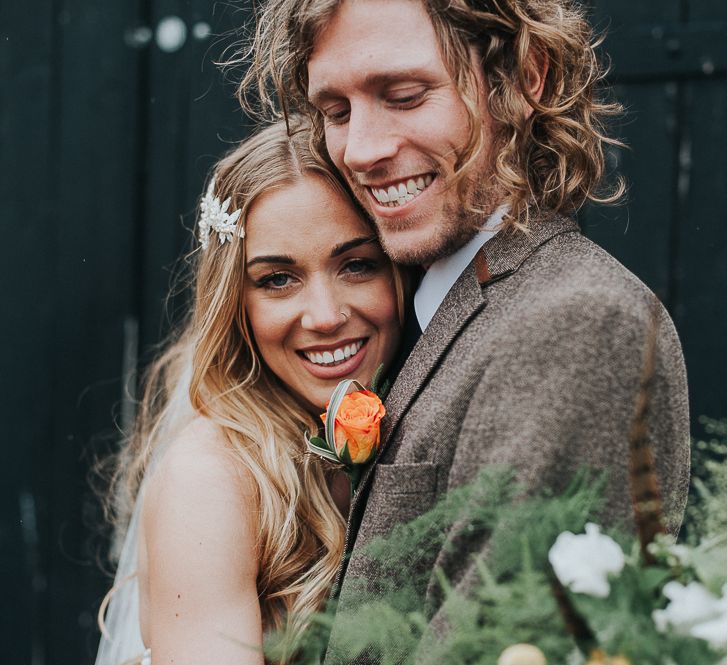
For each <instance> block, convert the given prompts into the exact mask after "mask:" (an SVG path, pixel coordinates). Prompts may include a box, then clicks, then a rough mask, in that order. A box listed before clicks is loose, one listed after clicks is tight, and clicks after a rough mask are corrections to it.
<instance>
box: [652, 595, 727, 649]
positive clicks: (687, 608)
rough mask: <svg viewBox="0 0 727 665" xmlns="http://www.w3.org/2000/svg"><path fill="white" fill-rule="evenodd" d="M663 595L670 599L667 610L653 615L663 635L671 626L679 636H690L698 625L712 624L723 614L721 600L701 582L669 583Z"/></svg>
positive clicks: (658, 611) (656, 611) (655, 611)
mask: <svg viewBox="0 0 727 665" xmlns="http://www.w3.org/2000/svg"><path fill="white" fill-rule="evenodd" d="M663 593H664V595H665V596H666V597H667V598H668V599H669V601H670V602H669V604H668V605H667V606H666V608H665V609H663V610H654V612H652V614H651V618H652V619H653V620H654V623H655V624H656V628H657V630H658V631H660V632H662V633H664V632H666V630H667V628H668V627H670V626H671V627H672V628H673V629H674V631H675V632H676V633H677V634H679V635H688V634H690V633H691V630H692V628H693V627H694V626H696V625H697V624H702V623H704V622H711V621H712V620H713V619H715V618H717V617H718V616H719V615H720V614H721V613H722V612H721V611H720V610H722V607H721V606H722V603H721V602H720V600H719V599H718V598H716V597H715V596H714V595H713V594H711V593H710V592H709V590H708V589H707V588H706V587H705V586H704V585H703V584H700V583H699V582H690V583H689V584H688V585H687V586H684V585H683V584H680V583H679V582H668V583H667V584H665V585H664V589H663ZM725 614H727V612H725ZM695 637H698V636H696V635H695Z"/></svg>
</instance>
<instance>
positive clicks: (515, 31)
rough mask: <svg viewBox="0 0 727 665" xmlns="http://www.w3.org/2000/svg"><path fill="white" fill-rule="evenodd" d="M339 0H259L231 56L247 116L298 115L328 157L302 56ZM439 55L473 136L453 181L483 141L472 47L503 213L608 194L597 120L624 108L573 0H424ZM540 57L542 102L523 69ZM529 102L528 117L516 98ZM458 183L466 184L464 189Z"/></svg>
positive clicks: (615, 192) (521, 213)
mask: <svg viewBox="0 0 727 665" xmlns="http://www.w3.org/2000/svg"><path fill="white" fill-rule="evenodd" d="M345 1H346V0H267V2H266V3H265V4H264V6H263V7H262V9H261V11H260V13H259V15H258V17H257V19H258V20H257V25H256V29H255V33H254V36H253V38H252V40H251V43H250V44H249V45H248V48H247V49H246V51H245V52H244V53H242V54H240V57H239V58H238V59H234V60H233V61H232V62H233V63H235V62H238V63H242V64H244V66H246V67H248V69H247V71H246V73H245V75H244V77H243V80H242V82H241V84H240V87H239V90H238V96H239V99H240V101H241V103H242V105H243V107H244V108H245V110H246V111H247V112H248V113H249V114H251V115H254V116H255V117H258V118H260V117H261V116H262V117H263V118H266V119H269V118H271V117H273V118H279V117H281V116H283V117H287V116H288V115H289V114H290V113H293V112H303V113H307V114H308V115H309V116H310V118H311V122H312V126H313V133H312V139H311V140H312V143H313V145H312V147H313V148H314V150H316V151H317V152H318V154H320V155H323V156H325V140H324V131H323V118H322V116H321V114H320V112H319V111H318V110H317V109H316V108H315V107H313V106H312V105H311V104H310V103H309V102H308V99H307V89H308V75H307V63H308V58H309V57H310V54H311V53H312V50H313V46H314V43H315V40H316V38H317V36H318V35H319V34H320V32H321V31H322V30H323V29H324V28H325V26H326V25H327V24H328V22H329V21H330V19H331V17H332V15H333V14H334V13H335V12H336V10H337V9H338V7H339V6H340V5H341V4H342V3H343V2H345ZM421 2H422V3H423V5H424V7H425V8H426V11H427V12H428V14H429V17H430V18H431V21H432V24H433V26H434V30H435V33H436V35H437V39H438V41H439V47H440V50H441V53H442V57H443V59H444V62H445V64H446V66H447V67H448V69H449V72H450V74H451V76H452V79H453V81H454V83H455V85H456V86H457V88H458V90H459V93H460V95H461V98H462V100H463V102H464V103H465V106H466V107H467V111H468V114H469V126H470V136H469V141H468V143H467V145H466V146H465V148H464V149H463V150H462V151H461V153H460V154H459V156H458V157H459V158H458V163H457V165H456V170H457V179H458V187H462V188H464V187H465V181H466V175H467V174H468V172H469V170H470V169H471V167H472V165H473V164H474V163H475V161H476V158H477V156H478V155H479V152H480V150H481V149H482V147H483V145H484V137H483V133H482V129H481V127H482V124H481V122H479V118H480V113H479V107H478V96H477V92H478V88H477V82H476V78H475V73H474V72H473V70H472V64H471V63H472V60H471V52H472V47H473V46H474V47H475V49H476V52H477V53H478V54H479V56H480V57H481V66H482V74H483V76H484V81H485V84H486V90H487V103H488V105H489V112H490V115H491V116H492V118H493V120H494V125H495V127H494V130H495V137H494V139H495V141H496V146H495V150H493V155H494V157H493V162H492V165H491V168H492V178H493V183H492V184H493V185H494V186H495V187H497V188H498V189H499V190H501V191H502V192H503V193H504V198H505V202H508V203H509V204H510V211H511V215H510V217H509V218H510V220H511V221H512V222H513V223H515V224H517V225H521V224H522V225H526V224H527V221H528V210H529V209H530V207H531V206H533V205H534V206H535V207H542V208H548V209H551V210H555V211H559V212H564V213H572V212H574V211H575V210H577V209H578V208H580V207H581V206H582V205H583V204H584V203H585V202H586V201H588V200H590V201H595V202H601V203H610V202H615V201H616V200H618V199H619V198H621V196H622V194H623V192H624V184H623V181H622V180H621V179H620V178H618V179H617V180H616V182H613V183H611V184H610V186H604V184H603V183H604V175H605V170H606V168H605V148H606V147H607V146H608V145H614V146H620V145H622V144H621V143H620V141H618V140H616V139H614V138H611V137H609V136H608V135H607V132H606V130H605V128H604V126H605V122H606V120H607V119H608V118H609V117H611V116H616V115H619V114H620V113H621V111H622V109H621V106H620V105H619V104H618V103H616V102H614V101H611V100H609V99H608V98H607V96H606V86H604V85H603V82H604V78H605V76H606V69H605V68H604V67H603V66H602V65H601V63H600V62H599V59H598V57H597V54H596V49H597V47H598V46H599V44H600V43H601V41H602V38H601V37H599V38H596V37H595V36H594V32H593V29H592V27H591V25H590V23H589V22H588V20H587V19H586V17H585V14H584V12H583V10H582V9H581V7H580V5H579V4H577V3H576V2H574V1H572V0H421ZM543 63H546V64H547V72H546V76H545V82H544V89H543V92H542V95H541V97H540V99H539V100H537V101H536V100H535V99H534V98H533V97H532V96H531V95H530V93H529V92H528V72H529V71H532V68H533V67H534V66H536V67H537V66H542V64H543ZM523 102H525V103H526V104H528V105H529V106H530V107H532V109H533V113H532V114H530V115H529V116H528V114H527V113H525V112H524V110H525V107H524V103H523ZM462 191H464V190H462Z"/></svg>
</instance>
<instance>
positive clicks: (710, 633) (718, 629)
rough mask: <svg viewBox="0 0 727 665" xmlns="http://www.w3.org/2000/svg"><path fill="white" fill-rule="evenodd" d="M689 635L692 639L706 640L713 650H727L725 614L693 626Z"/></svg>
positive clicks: (726, 621)
mask: <svg viewBox="0 0 727 665" xmlns="http://www.w3.org/2000/svg"><path fill="white" fill-rule="evenodd" d="M689 634H690V635H691V636H692V637H698V638H699V639H702V640H706V641H707V642H709V646H711V647H712V648H713V649H725V648H727V613H725V614H723V615H722V616H721V617H719V618H717V619H713V620H712V621H705V622H704V623H699V624H697V625H696V626H693V627H692V629H691V630H690V631H689Z"/></svg>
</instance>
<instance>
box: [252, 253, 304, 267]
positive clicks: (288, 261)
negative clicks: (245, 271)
mask: <svg viewBox="0 0 727 665" xmlns="http://www.w3.org/2000/svg"><path fill="white" fill-rule="evenodd" d="M258 263H284V264H285V265H289V266H293V265H295V259H294V258H293V257H292V256H288V255H287V254H280V255H277V256H276V255H271V256H256V257H255V258H254V259H250V260H249V261H248V262H247V267H248V268H249V267H250V266H254V265H257V264H258Z"/></svg>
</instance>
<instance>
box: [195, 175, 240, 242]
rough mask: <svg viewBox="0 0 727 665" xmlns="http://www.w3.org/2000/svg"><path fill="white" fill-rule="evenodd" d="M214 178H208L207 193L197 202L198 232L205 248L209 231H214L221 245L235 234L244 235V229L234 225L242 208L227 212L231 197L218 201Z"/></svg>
mask: <svg viewBox="0 0 727 665" xmlns="http://www.w3.org/2000/svg"><path fill="white" fill-rule="evenodd" d="M216 180H217V178H216V177H213V178H212V180H210V184H209V186H208V187H207V193H206V194H205V195H204V196H203V197H202V201H201V202H200V204H199V210H200V215H199V222H198V233H199V242H200V244H201V245H202V249H207V247H208V246H209V241H210V233H216V234H217V235H218V236H219V238H220V244H221V245H224V244H225V242H232V239H233V238H234V237H235V236H237V237H239V238H244V237H245V229H244V228H242V227H240V228H239V229H238V228H237V227H236V224H237V220H239V219H240V215H241V214H242V210H235V211H234V212H233V213H231V214H230V213H228V212H227V210H228V208H229V207H230V201H232V197H228V198H226V199H225V201H224V203H221V202H220V199H219V197H217V196H215V195H214V193H215V182H216Z"/></svg>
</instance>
